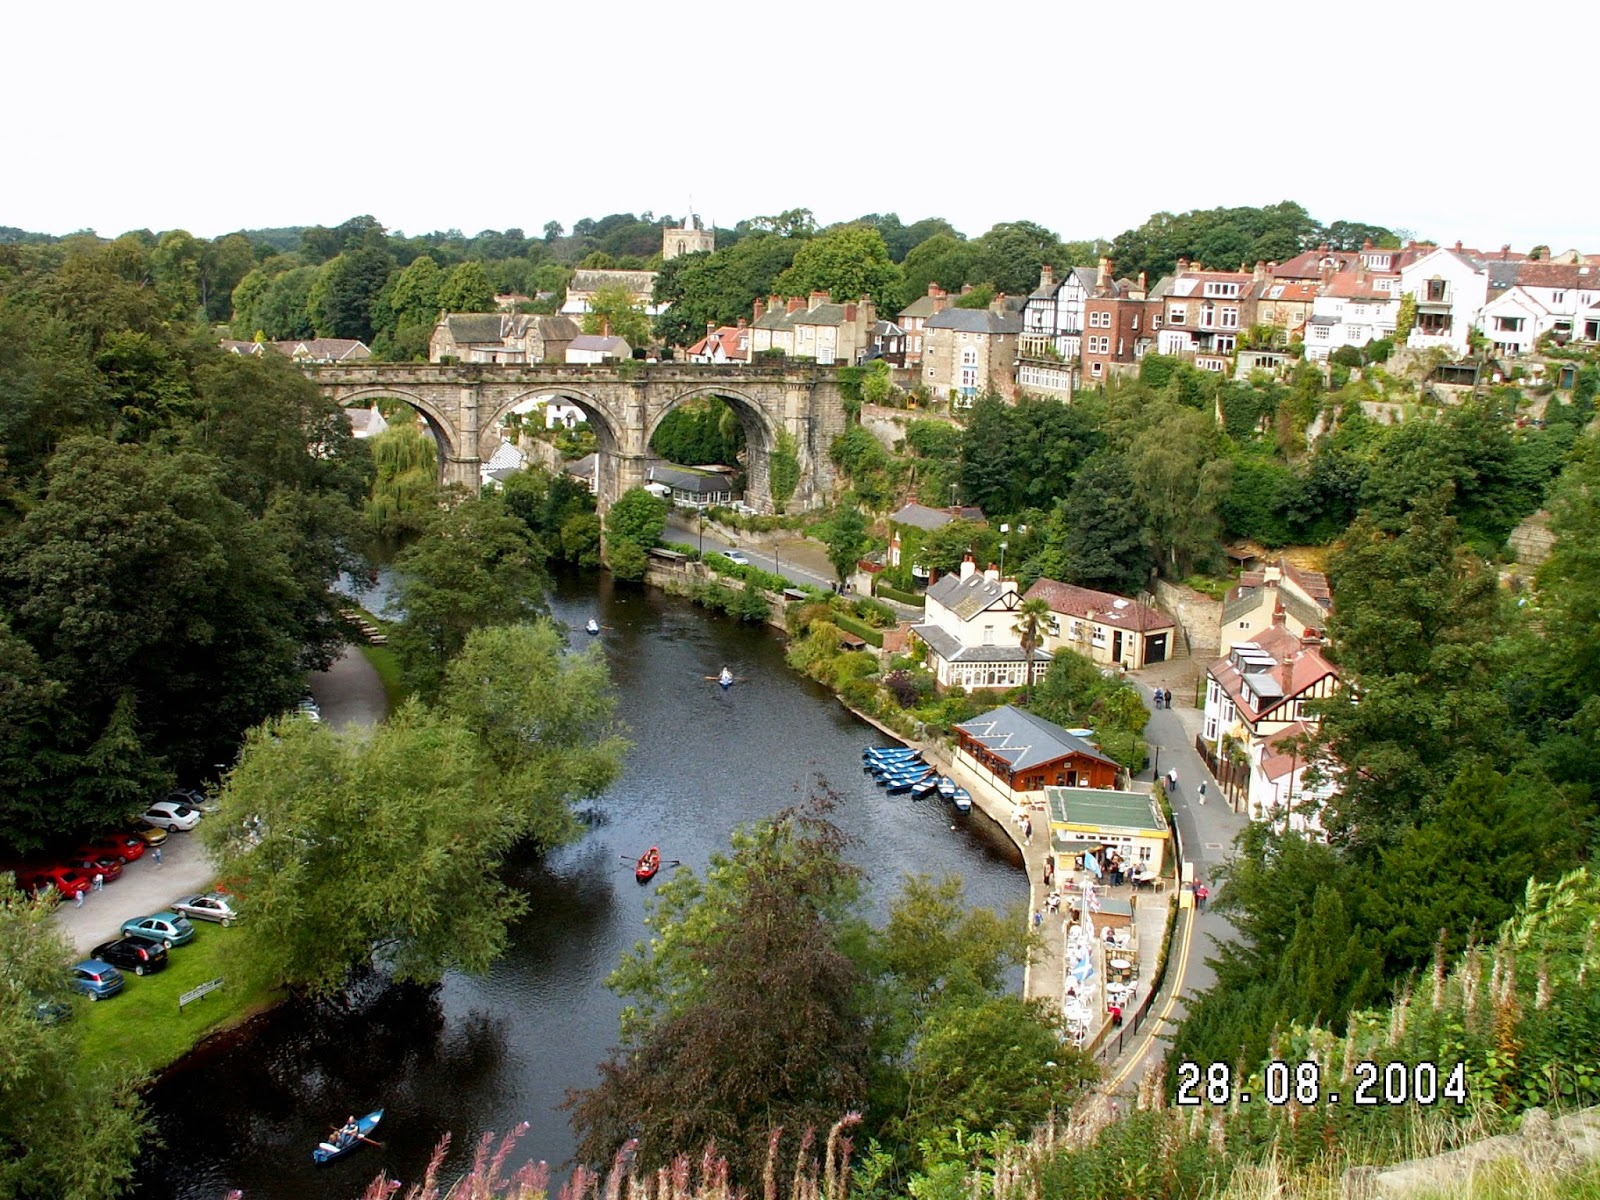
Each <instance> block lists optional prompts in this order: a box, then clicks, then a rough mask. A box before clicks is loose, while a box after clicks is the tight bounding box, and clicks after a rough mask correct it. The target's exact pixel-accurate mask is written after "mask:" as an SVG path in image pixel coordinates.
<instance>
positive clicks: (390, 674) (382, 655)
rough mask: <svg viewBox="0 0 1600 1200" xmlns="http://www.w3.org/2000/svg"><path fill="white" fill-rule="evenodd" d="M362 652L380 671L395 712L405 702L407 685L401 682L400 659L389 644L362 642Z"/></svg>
mask: <svg viewBox="0 0 1600 1200" xmlns="http://www.w3.org/2000/svg"><path fill="white" fill-rule="evenodd" d="M360 650H361V653H362V654H363V655H365V656H366V660H367V661H368V662H369V663H371V664H372V669H373V670H374V671H376V672H377V673H378V679H379V681H380V682H382V684H383V695H384V698H385V699H386V700H387V701H388V703H389V711H390V712H394V711H395V710H396V709H398V708H399V707H400V705H401V704H403V703H404V702H405V698H406V689H405V685H404V684H403V683H401V682H400V659H399V658H398V657H397V656H396V655H395V652H394V651H393V650H392V649H390V648H389V647H388V646H368V645H366V644H365V643H362V644H361V646H360Z"/></svg>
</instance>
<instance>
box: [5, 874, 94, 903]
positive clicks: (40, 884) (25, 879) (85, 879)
mask: <svg viewBox="0 0 1600 1200" xmlns="http://www.w3.org/2000/svg"><path fill="white" fill-rule="evenodd" d="M93 882H94V879H93V877H92V876H89V875H85V874H84V873H83V872H82V871H76V870H73V869H72V868H71V867H34V868H32V869H30V870H23V871H19V872H18V873H17V886H18V887H20V888H21V889H22V890H23V891H25V892H37V891H41V890H43V889H44V888H47V887H53V888H55V889H56V891H58V892H60V893H61V894H62V895H63V896H76V895H79V894H80V893H82V892H87V891H88V890H89V888H90V886H91V885H92V884H93Z"/></svg>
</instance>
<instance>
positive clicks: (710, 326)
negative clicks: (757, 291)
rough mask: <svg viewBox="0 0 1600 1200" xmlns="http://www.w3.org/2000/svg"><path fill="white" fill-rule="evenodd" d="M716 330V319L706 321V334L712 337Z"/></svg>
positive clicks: (758, 302)
mask: <svg viewBox="0 0 1600 1200" xmlns="http://www.w3.org/2000/svg"><path fill="white" fill-rule="evenodd" d="M756 303H757V304H760V303H761V301H759V300H757V301H756ZM716 331H717V323H716V322H715V321H707V322H706V336H707V337H710V336H711V335H712V334H714V333H715V332H716Z"/></svg>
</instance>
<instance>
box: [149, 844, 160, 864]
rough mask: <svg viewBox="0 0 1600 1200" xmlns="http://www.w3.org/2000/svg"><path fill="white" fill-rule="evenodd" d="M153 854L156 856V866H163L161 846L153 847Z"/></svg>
mask: <svg viewBox="0 0 1600 1200" xmlns="http://www.w3.org/2000/svg"><path fill="white" fill-rule="evenodd" d="M151 852H152V853H153V854H154V855H155V856H156V866H158V867H159V866H160V865H161V847H160V846H152V847H151Z"/></svg>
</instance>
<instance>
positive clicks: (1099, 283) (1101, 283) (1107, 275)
mask: <svg viewBox="0 0 1600 1200" xmlns="http://www.w3.org/2000/svg"><path fill="white" fill-rule="evenodd" d="M1110 285H1111V260H1110V259H1109V258H1107V257H1106V256H1105V255H1104V254H1102V255H1101V256H1100V261H1099V263H1098V264H1097V265H1096V266H1095V269H1094V290H1095V292H1096V293H1098V294H1100V295H1104V294H1105V290H1106V288H1108V287H1109V286H1110Z"/></svg>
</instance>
